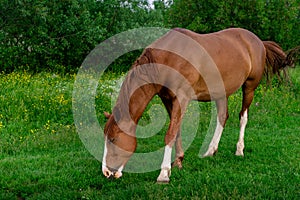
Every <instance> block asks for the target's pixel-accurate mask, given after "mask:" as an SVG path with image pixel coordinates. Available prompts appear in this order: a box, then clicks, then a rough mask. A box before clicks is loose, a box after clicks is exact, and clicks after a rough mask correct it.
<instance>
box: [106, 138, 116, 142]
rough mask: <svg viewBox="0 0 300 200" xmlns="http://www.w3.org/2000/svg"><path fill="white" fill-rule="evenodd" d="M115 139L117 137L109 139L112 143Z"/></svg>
mask: <svg viewBox="0 0 300 200" xmlns="http://www.w3.org/2000/svg"><path fill="white" fill-rule="evenodd" d="M115 140H116V139H115V138H110V139H108V141H109V142H110V143H114V141H115Z"/></svg>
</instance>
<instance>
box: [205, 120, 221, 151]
mask: <svg viewBox="0 0 300 200" xmlns="http://www.w3.org/2000/svg"><path fill="white" fill-rule="evenodd" d="M223 129H224V127H223V126H222V125H221V123H220V122H219V118H217V127H216V130H215V133H214V136H213V138H212V140H211V142H210V144H209V147H208V150H207V151H206V153H205V154H204V155H203V157H207V156H213V155H214V153H215V152H216V151H217V150H218V146H219V142H220V139H221V135H222V132H223Z"/></svg>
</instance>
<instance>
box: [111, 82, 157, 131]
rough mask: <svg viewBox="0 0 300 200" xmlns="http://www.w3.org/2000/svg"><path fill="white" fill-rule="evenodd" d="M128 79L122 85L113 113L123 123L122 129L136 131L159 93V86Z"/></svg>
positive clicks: (119, 122)
mask: <svg viewBox="0 0 300 200" xmlns="http://www.w3.org/2000/svg"><path fill="white" fill-rule="evenodd" d="M128 79H129V78H128ZM128 79H127V80H125V81H124V83H123V85H122V88H121V91H120V94H119V97H118V100H117V102H116V106H115V108H114V111H113V114H114V116H115V119H116V120H117V121H118V124H119V125H120V124H122V125H121V126H122V127H123V128H122V129H126V130H127V132H129V133H135V129H136V125H137V123H138V121H139V119H140V118H141V116H142V114H143V112H144V110H145V109H146V107H147V105H148V104H149V102H150V101H151V99H152V98H153V96H154V95H156V94H157V93H158V88H157V87H158V86H156V85H154V84H148V83H146V82H144V83H138V81H137V82H134V80H128Z"/></svg>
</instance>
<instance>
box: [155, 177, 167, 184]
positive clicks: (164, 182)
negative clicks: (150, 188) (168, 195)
mask: <svg viewBox="0 0 300 200" xmlns="http://www.w3.org/2000/svg"><path fill="white" fill-rule="evenodd" d="M169 182H170V179H169V178H165V179H160V180H159V179H157V180H156V183H158V184H168V183H169Z"/></svg>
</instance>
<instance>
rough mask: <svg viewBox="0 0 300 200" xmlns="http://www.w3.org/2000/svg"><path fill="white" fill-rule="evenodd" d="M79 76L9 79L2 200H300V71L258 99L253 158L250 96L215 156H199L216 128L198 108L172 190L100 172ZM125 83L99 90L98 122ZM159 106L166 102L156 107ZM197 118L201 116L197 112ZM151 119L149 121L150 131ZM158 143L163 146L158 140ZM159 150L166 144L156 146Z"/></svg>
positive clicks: (2, 95)
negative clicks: (79, 104) (83, 120)
mask: <svg viewBox="0 0 300 200" xmlns="http://www.w3.org/2000/svg"><path fill="white" fill-rule="evenodd" d="M75 77H76V75H66V76H60V75H56V74H50V73H41V74H35V75H32V74H30V73H27V72H14V73H11V74H1V75H0V85H1V90H0V199H228V198H232V199H299V198H300V190H299V188H300V187H299V186H300V185H299V183H300V175H299V172H300V164H299V163H300V145H299V144H300V137H299V133H300V126H299V120H300V106H299V105H300V70H299V68H297V69H295V70H291V77H292V80H293V85H292V86H284V85H283V86H279V87H272V88H271V89H270V88H269V89H268V88H265V87H264V86H263V85H261V86H260V87H259V88H258V89H257V90H256V95H255V99H254V102H253V104H252V106H251V108H250V116H249V122H248V126H247V128H246V135H245V145H246V148H245V157H244V158H241V157H236V156H235V155H234V152H235V145H236V142H237V139H238V132H239V121H238V113H239V111H240V107H241V98H242V97H241V92H240V91H239V92H237V93H236V94H234V95H232V96H231V97H230V99H229V115H230V118H229V120H228V123H227V125H226V128H225V131H224V133H223V136H222V139H221V142H220V146H219V151H218V153H217V155H216V156H214V157H211V158H205V159H201V158H199V157H198V154H199V150H200V147H201V144H202V142H203V139H204V137H205V133H206V131H207V128H208V125H209V122H210V114H211V113H210V106H211V104H207V103H199V105H200V107H201V109H200V110H201V115H200V121H199V128H198V132H197V135H196V138H195V139H194V141H193V143H192V145H191V146H190V147H189V149H188V150H187V151H186V152H185V160H184V162H183V169H182V170H178V169H173V171H172V176H171V182H170V183H169V184H167V185H159V184H156V183H155V180H156V177H157V176H158V174H159V171H153V172H149V173H144V174H134V173H124V175H123V177H122V178H121V179H118V180H108V179H106V178H105V177H104V176H103V175H102V172H101V167H100V165H101V163H100V162H99V161H97V160H96V159H95V158H94V157H92V156H91V155H90V154H89V152H88V151H87V150H86V149H85V147H84V146H83V144H82V143H81V141H80V139H79V137H78V135H77V133H76V130H75V127H74V124H73V117H72V89H73V82H74V79H75ZM119 77H120V76H119V75H116V74H112V73H109V74H106V75H105V76H103V77H102V79H101V80H100V81H99V88H100V89H99V91H98V93H97V95H96V104H97V112H98V113H97V115H98V119H99V121H100V124H101V125H104V124H105V118H104V117H103V116H102V112H103V111H109V110H110V109H111V105H110V104H111V100H110V98H111V94H112V92H113V90H114V89H115V88H114V85H115V83H116V80H117V79H118V78H119ZM154 101H156V102H155V103H157V102H159V99H154ZM191 112H192V111H191ZM149 119H151V115H150V116H148V115H147V114H144V116H143V118H142V120H143V121H141V123H147V121H149ZM166 127H167V126H165V127H164V130H162V131H161V132H160V133H159V134H158V135H157V136H155V137H153V138H150V139H149V140H146V139H144V140H139V147H138V148H139V149H138V151H145V152H148V150H149V149H148V148H156V146H157V145H163V141H162V138H163V134H164V131H165V129H166ZM154 138H155V139H154ZM157 140H160V141H157Z"/></svg>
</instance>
